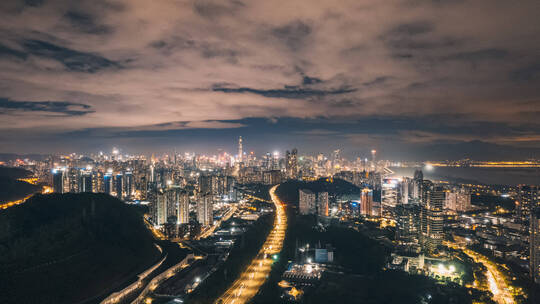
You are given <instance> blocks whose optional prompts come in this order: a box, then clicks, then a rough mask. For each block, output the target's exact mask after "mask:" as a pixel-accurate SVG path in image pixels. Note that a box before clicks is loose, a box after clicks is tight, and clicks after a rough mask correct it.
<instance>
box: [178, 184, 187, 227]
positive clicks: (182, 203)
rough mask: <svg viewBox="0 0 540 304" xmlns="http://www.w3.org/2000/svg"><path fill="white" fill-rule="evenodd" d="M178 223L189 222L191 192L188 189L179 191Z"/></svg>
mask: <svg viewBox="0 0 540 304" xmlns="http://www.w3.org/2000/svg"><path fill="white" fill-rule="evenodd" d="M176 217H177V219H178V221H177V223H178V224H188V223H189V194H188V193H187V191H180V192H178V206H177V215H176Z"/></svg>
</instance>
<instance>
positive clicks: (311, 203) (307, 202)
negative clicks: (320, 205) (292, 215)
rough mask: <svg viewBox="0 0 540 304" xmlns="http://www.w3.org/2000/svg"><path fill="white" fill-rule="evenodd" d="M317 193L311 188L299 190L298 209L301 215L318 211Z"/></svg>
mask: <svg viewBox="0 0 540 304" xmlns="http://www.w3.org/2000/svg"><path fill="white" fill-rule="evenodd" d="M316 208H317V207H316V197H315V193H313V191H311V190H309V189H300V190H298V209H299V212H300V214H301V215H307V214H314V213H315V212H316V210H317V209H316Z"/></svg>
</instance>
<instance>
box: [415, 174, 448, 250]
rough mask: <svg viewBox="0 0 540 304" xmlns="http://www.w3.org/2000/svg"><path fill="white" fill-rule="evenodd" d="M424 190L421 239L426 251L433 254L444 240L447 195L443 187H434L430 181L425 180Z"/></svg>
mask: <svg viewBox="0 0 540 304" xmlns="http://www.w3.org/2000/svg"><path fill="white" fill-rule="evenodd" d="M422 190H423V191H422V204H421V207H422V209H421V217H422V219H421V225H422V226H421V230H422V237H421V239H422V244H423V246H424V249H425V250H426V251H428V252H433V251H434V250H435V249H436V248H437V246H439V245H441V244H442V241H443V238H444V233H443V224H444V216H443V208H444V201H445V198H446V194H445V191H444V188H443V187H442V186H439V185H434V184H433V183H432V182H431V181H428V180H424V183H423V189H422Z"/></svg>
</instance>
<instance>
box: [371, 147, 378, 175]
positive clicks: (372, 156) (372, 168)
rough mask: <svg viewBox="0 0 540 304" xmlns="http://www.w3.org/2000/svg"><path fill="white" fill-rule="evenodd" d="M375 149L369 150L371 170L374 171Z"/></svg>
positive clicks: (375, 162)
mask: <svg viewBox="0 0 540 304" xmlns="http://www.w3.org/2000/svg"><path fill="white" fill-rule="evenodd" d="M376 156H377V150H371V170H372V171H375V170H376V169H377V159H376Z"/></svg>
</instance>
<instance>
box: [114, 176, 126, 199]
mask: <svg viewBox="0 0 540 304" xmlns="http://www.w3.org/2000/svg"><path fill="white" fill-rule="evenodd" d="M115 185H116V187H115V191H116V197H117V198H118V199H122V197H123V189H124V175H122V173H118V174H116V180H115Z"/></svg>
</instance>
